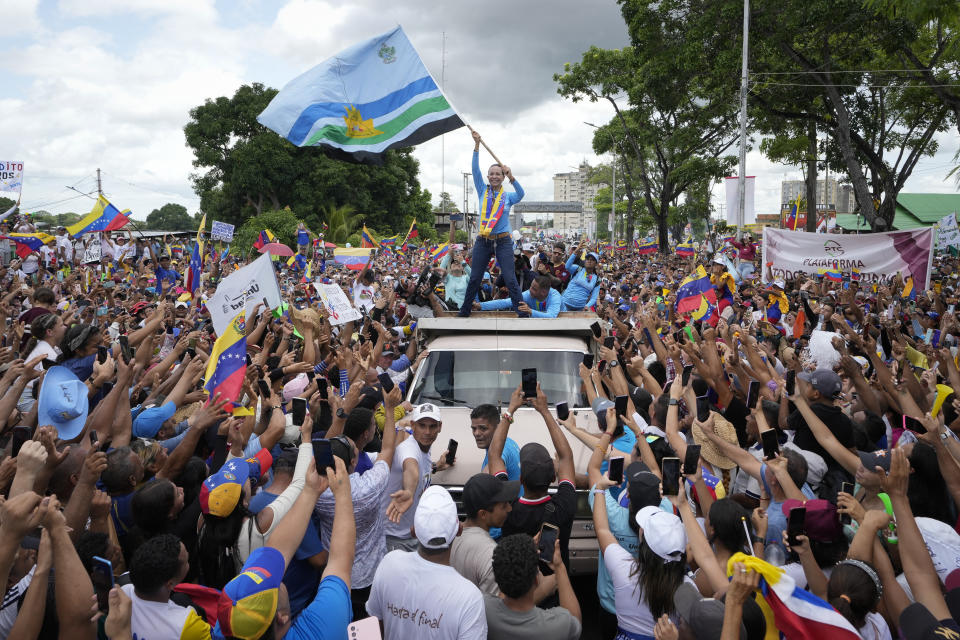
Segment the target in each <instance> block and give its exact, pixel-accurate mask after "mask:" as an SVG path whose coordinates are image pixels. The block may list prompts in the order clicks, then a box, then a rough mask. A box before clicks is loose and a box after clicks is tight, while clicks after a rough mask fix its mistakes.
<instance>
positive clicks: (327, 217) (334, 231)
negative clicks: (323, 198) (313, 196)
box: [323, 204, 363, 245]
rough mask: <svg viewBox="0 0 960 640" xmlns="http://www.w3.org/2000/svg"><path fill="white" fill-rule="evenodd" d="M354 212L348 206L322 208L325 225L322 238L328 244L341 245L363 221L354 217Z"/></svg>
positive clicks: (350, 206) (351, 207)
mask: <svg viewBox="0 0 960 640" xmlns="http://www.w3.org/2000/svg"><path fill="white" fill-rule="evenodd" d="M354 212H355V209H354V207H353V205H350V204H343V205H340V206H324V207H323V219H324V221H325V222H326V223H327V230H326V233H325V234H324V236H325V238H326V240H327V241H328V242H333V243H334V244H338V245H343V244H344V243H346V242H347V241H348V239H349V238H350V236H352V235H353V234H355V233H356V232H357V229H359V228H360V225H361V224H362V223H363V220H362V219H361V218H360V217H358V216H354V215H353V214H354Z"/></svg>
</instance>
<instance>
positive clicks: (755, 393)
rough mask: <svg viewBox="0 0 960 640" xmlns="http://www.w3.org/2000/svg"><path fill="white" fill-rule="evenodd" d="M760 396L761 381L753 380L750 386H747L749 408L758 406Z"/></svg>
mask: <svg viewBox="0 0 960 640" xmlns="http://www.w3.org/2000/svg"><path fill="white" fill-rule="evenodd" d="M759 396H760V382H759V381H758V380H751V381H750V386H749V387H747V409H755V408H756V407H757V399H758V398H759Z"/></svg>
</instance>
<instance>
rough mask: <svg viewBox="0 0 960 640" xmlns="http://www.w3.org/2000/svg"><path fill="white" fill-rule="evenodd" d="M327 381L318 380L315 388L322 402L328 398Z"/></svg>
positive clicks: (324, 379) (323, 379)
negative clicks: (318, 391)
mask: <svg viewBox="0 0 960 640" xmlns="http://www.w3.org/2000/svg"><path fill="white" fill-rule="evenodd" d="M327 384H328V383H327V379H326V378H319V379H318V380H317V388H318V389H319V390H320V397H321V398H323V399H324V400H327V399H328V398H329V397H330V396H329V395H328V394H327Z"/></svg>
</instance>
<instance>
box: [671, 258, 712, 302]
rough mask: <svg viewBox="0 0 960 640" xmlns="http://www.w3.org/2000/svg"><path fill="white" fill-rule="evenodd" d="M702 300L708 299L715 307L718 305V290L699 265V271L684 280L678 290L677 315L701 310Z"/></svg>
mask: <svg viewBox="0 0 960 640" xmlns="http://www.w3.org/2000/svg"><path fill="white" fill-rule="evenodd" d="M701 298H706V300H707V302H708V303H709V304H712V305H713V306H716V305H717V290H716V289H714V288H713V285H712V284H711V283H710V276H708V275H707V270H706V269H704V268H703V265H702V264H701V265H697V270H696V271H694V272H693V273H691V274H690V275H688V276H687V277H686V278H684V279H683V282H681V283H680V286H679V287H678V288H677V313H689V312H692V311H697V310H699V309H701V308H702V301H701Z"/></svg>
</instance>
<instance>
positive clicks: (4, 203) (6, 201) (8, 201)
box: [0, 196, 17, 213]
mask: <svg viewBox="0 0 960 640" xmlns="http://www.w3.org/2000/svg"><path fill="white" fill-rule="evenodd" d="M16 203H17V201H16V200H14V199H13V198H7V197H4V196H0V213H3V212H4V211H6V210H7V209H9V208H10V207H12V206H13V205H15V204H16Z"/></svg>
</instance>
